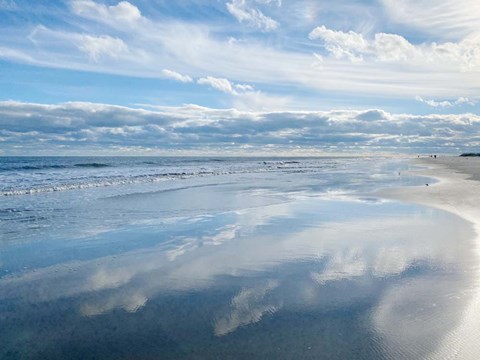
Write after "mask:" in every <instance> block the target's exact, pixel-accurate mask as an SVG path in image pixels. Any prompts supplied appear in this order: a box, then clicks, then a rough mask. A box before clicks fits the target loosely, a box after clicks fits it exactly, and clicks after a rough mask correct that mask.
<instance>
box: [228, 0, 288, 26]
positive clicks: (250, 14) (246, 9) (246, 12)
mask: <svg viewBox="0 0 480 360" xmlns="http://www.w3.org/2000/svg"><path fill="white" fill-rule="evenodd" d="M262 2H263V3H266V4H268V3H271V2H272V1H262ZM279 4H281V3H279ZM227 10H228V12H229V13H230V14H232V15H233V16H234V17H235V18H236V19H237V20H238V21H239V22H241V23H246V24H248V25H250V26H253V27H256V28H258V29H261V30H264V31H271V30H275V29H276V28H278V26H279V24H278V22H276V21H275V20H273V19H272V18H270V17H268V16H265V15H264V14H263V13H262V12H261V11H260V10H258V9H255V8H253V7H250V6H249V4H248V3H247V0H233V1H232V2H229V3H227Z"/></svg>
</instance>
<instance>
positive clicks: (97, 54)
mask: <svg viewBox="0 0 480 360" xmlns="http://www.w3.org/2000/svg"><path fill="white" fill-rule="evenodd" d="M77 46H78V48H79V49H80V50H81V51H83V52H85V53H87V54H88V56H89V57H90V59H91V60H92V61H95V62H97V61H99V59H100V58H101V57H102V56H104V55H105V56H109V57H112V58H117V57H118V56H119V55H120V54H121V53H125V52H127V51H128V47H127V45H126V44H125V43H124V42H123V41H122V40H121V39H118V38H113V37H111V36H108V35H103V36H91V35H82V36H81V37H80V39H79V41H78V42H77Z"/></svg>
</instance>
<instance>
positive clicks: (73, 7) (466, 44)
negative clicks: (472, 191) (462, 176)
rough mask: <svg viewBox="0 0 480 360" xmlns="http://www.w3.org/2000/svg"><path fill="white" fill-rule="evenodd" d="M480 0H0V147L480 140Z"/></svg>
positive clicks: (229, 147) (372, 149)
mask: <svg viewBox="0 0 480 360" xmlns="http://www.w3.org/2000/svg"><path fill="white" fill-rule="evenodd" d="M479 111H480V2H479V1H478V0H359V1H353V0H337V1H326V0H210V1H206V0H205V1H201V0H178V1H171V0H130V1H117V0H114V1H110V0H58V1H53V0H50V1H47V0H36V1H31V0H30V1H29V0H0V155H84V154H85V155H93V154H98V155H176V154H180V155H190V154H191V155H197V154H198V155H201V154H220V155H222V154H226V155H234V154H246V155H248V154H253V155H256V154H292V155H309V154H323V153H329V154H333V153H360V152H361V153H409V154H412V153H432V152H436V153H459V152H465V151H480V116H479Z"/></svg>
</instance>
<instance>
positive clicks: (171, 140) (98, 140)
mask: <svg viewBox="0 0 480 360" xmlns="http://www.w3.org/2000/svg"><path fill="white" fill-rule="evenodd" d="M0 129H1V130H0V144H1V146H2V149H3V150H4V152H5V153H6V154H11V155H15V154H33V153H35V154H41V153H46V152H48V151H50V152H51V153H55V154H58V153H66V154H68V153H70V152H74V151H81V152H82V151H83V152H85V151H100V152H102V153H105V152H109V151H110V152H112V153H127V154H128V153H131V152H139V153H146V154H148V153H155V152H161V151H186V150H190V151H205V150H209V149H210V150H212V151H218V150H219V149H222V152H224V153H229V152H234V153H244V154H245V153H246V154H248V153H249V152H254V151H271V152H276V151H287V152H289V151H290V152H296V151H300V152H306V151H314V152H315V151H317V152H318V151H320V152H322V151H323V152H347V153H348V152H359V151H364V152H375V151H381V152H400V153H412V152H433V151H435V152H452V153H456V152H459V151H463V150H467V149H469V148H474V147H476V146H480V116H478V115H474V114H461V115H438V114H434V115H424V116H419V115H409V114H391V113H388V112H385V111H383V110H375V109H373V110H337V111H283V112H280V111H277V112H268V111H263V112H251V111H240V110H237V109H211V108H205V107H200V106H196V105H187V106H183V107H156V108H155V107H152V108H151V109H142V108H133V107H125V106H116V105H106V104H95V103H79V102H71V103H62V104H55V105H49V104H34V103H22V102H14V101H6V102H0Z"/></svg>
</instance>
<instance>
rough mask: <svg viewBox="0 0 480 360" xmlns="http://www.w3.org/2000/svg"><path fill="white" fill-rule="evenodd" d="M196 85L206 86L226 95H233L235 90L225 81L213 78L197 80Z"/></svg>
mask: <svg viewBox="0 0 480 360" xmlns="http://www.w3.org/2000/svg"><path fill="white" fill-rule="evenodd" d="M197 83H198V84H200V85H208V86H211V87H212V88H214V89H217V90H219V91H222V92H224V93H227V94H234V93H235V90H234V89H233V86H232V83H231V82H230V81H228V80H227V79H223V78H216V77H213V76H207V77H202V78H200V79H198V80H197Z"/></svg>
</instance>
